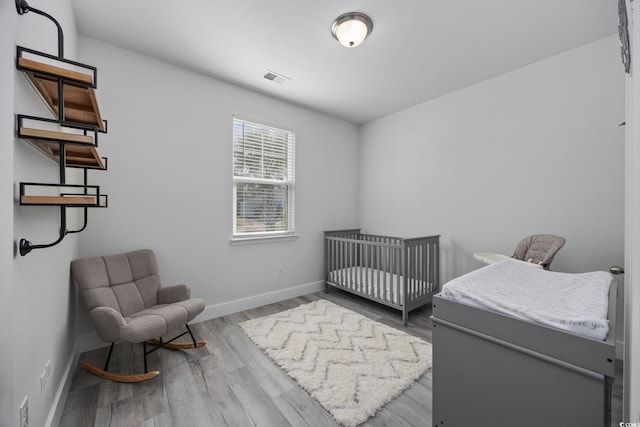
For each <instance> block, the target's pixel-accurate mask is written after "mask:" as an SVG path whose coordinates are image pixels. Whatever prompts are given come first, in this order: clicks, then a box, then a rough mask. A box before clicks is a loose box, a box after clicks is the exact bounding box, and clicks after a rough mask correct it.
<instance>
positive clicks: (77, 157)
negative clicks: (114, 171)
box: [31, 140, 107, 170]
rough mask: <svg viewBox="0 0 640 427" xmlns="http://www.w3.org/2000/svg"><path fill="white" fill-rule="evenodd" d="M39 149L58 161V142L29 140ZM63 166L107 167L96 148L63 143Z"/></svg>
mask: <svg viewBox="0 0 640 427" xmlns="http://www.w3.org/2000/svg"><path fill="white" fill-rule="evenodd" d="M31 143H32V144H33V145H35V146H36V147H37V148H38V149H39V150H40V151H42V152H43V153H44V154H46V155H47V156H49V157H50V158H51V159H53V160H54V161H56V162H60V144H56V143H52V142H46V141H38V140H34V141H31ZM64 149H65V157H66V159H65V160H66V161H65V166H69V167H80V168H90V169H102V170H106V169H107V167H106V165H105V162H104V160H103V158H102V157H100V154H99V153H98V150H97V149H96V148H95V147H94V146H92V145H88V146H82V145H75V144H65V145H64Z"/></svg>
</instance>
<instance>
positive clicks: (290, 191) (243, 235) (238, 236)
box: [231, 114, 298, 244]
mask: <svg viewBox="0 0 640 427" xmlns="http://www.w3.org/2000/svg"><path fill="white" fill-rule="evenodd" d="M238 122H240V123H247V124H249V125H251V126H255V127H258V128H264V129H266V130H270V129H271V130H275V131H277V132H283V133H286V134H287V138H286V144H287V148H286V163H287V166H286V173H285V175H286V178H284V179H273V178H264V177H247V176H241V175H236V138H237V135H236V125H237V123H238ZM231 140H232V153H231V157H232V172H231V174H232V229H231V243H232V244H237V243H251V242H267V241H273V240H289V239H295V238H297V237H298V234H297V233H296V228H295V210H296V209H295V193H296V191H295V187H296V177H295V149H296V133H295V131H294V130H292V129H290V128H287V127H285V126H281V125H277V124H273V123H269V122H265V121H263V120H258V119H254V118H250V117H246V116H241V115H237V114H234V115H233V120H232V137H231ZM262 148H263V149H264V145H263V146H262ZM263 152H264V151H263ZM260 159H261V161H262V160H263V159H264V157H260ZM262 164H263V165H264V162H262ZM263 172H264V170H263ZM242 183H255V184H263V185H284V186H286V187H287V190H286V192H287V195H286V199H287V206H286V210H287V224H286V230H276V231H249V232H247V231H244V232H239V231H238V227H237V226H238V184H242Z"/></svg>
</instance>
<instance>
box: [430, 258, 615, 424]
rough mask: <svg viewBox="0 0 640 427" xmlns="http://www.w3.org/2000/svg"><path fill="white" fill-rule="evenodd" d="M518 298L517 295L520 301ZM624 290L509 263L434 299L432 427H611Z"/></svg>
mask: <svg viewBox="0 0 640 427" xmlns="http://www.w3.org/2000/svg"><path fill="white" fill-rule="evenodd" d="M519 297H520V298H519ZM616 298H617V284H616V283H615V282H613V280H612V276H611V275H610V274H609V273H606V272H592V273H582V274H569V273H557V272H552V271H545V270H539V269H534V268H531V267H528V266H523V265H519V264H517V263H514V262H512V261H510V260H504V261H500V262H498V263H496V264H492V265H488V266H486V267H483V268H481V269H478V270H476V271H473V272H471V273H469V274H467V275H463V276H460V277H459V278H457V279H454V280H452V281H450V282H448V283H447V284H445V285H444V286H443V287H442V291H441V292H440V293H439V294H438V295H435V296H434V297H433V315H432V317H431V319H432V321H433V336H432V338H433V342H432V343H433V371H432V373H433V425H434V426H436V425H437V426H440V425H454V426H462V425H491V426H492V427H501V426H505V427H506V426H513V425H518V426H525V427H526V426H532V427H533V426H541V425H558V426H561V425H576V426H577V425H579V426H594V427H595V426H599V427H601V426H605V425H606V426H608V425H609V423H610V417H611V384H612V382H613V377H614V372H615V363H616V362H615V319H616V314H615V310H616Z"/></svg>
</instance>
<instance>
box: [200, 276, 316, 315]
mask: <svg viewBox="0 0 640 427" xmlns="http://www.w3.org/2000/svg"><path fill="white" fill-rule="evenodd" d="M323 289H324V281H318V282H313V283H307V284H304V285H299V286H294V287H292V288H286V289H280V290H277V291H273V292H267V293H264V294H260V295H254V296H250V297H246V298H240V299H237V300H233V301H228V302H223V303H220V304H214V305H208V306H206V307H205V308H204V311H203V312H202V313H200V315H199V316H198V317H196V318H195V319H193V321H194V322H202V321H204V320H209V319H215V318H216V317H221V316H226V315H228V314H233V313H237V312H239V311H244V310H249V309H252V308H256V307H261V306H263V305H267V304H273V303H275V302H279V301H284V300H286V299H289V298H296V297H299V296H302V295H307V294H311V293H314V292H318V291H321V290H323Z"/></svg>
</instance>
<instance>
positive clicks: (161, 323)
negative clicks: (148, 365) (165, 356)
mask: <svg viewBox="0 0 640 427" xmlns="http://www.w3.org/2000/svg"><path fill="white" fill-rule="evenodd" d="M203 310H204V300H202V299H200V298H192V299H188V300H185V301H180V302H176V303H173V304H158V305H155V306H153V307H151V308H148V309H146V310H143V311H140V312H138V313H134V314H132V315H131V316H128V317H125V319H124V320H125V322H126V325H124V326H122V327H121V329H120V336H121V339H122V340H124V341H129V342H133V343H138V342H142V341H146V340H149V339H151V338H158V337H164V338H166V337H165V335H167V334H168V333H169V332H172V331H174V330H176V329H178V328H180V327H182V326H183V325H184V324H185V323H187V322H189V321H191V320H193V318H195V317H196V316H197V315H198V314H200V313H202V311H203Z"/></svg>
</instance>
